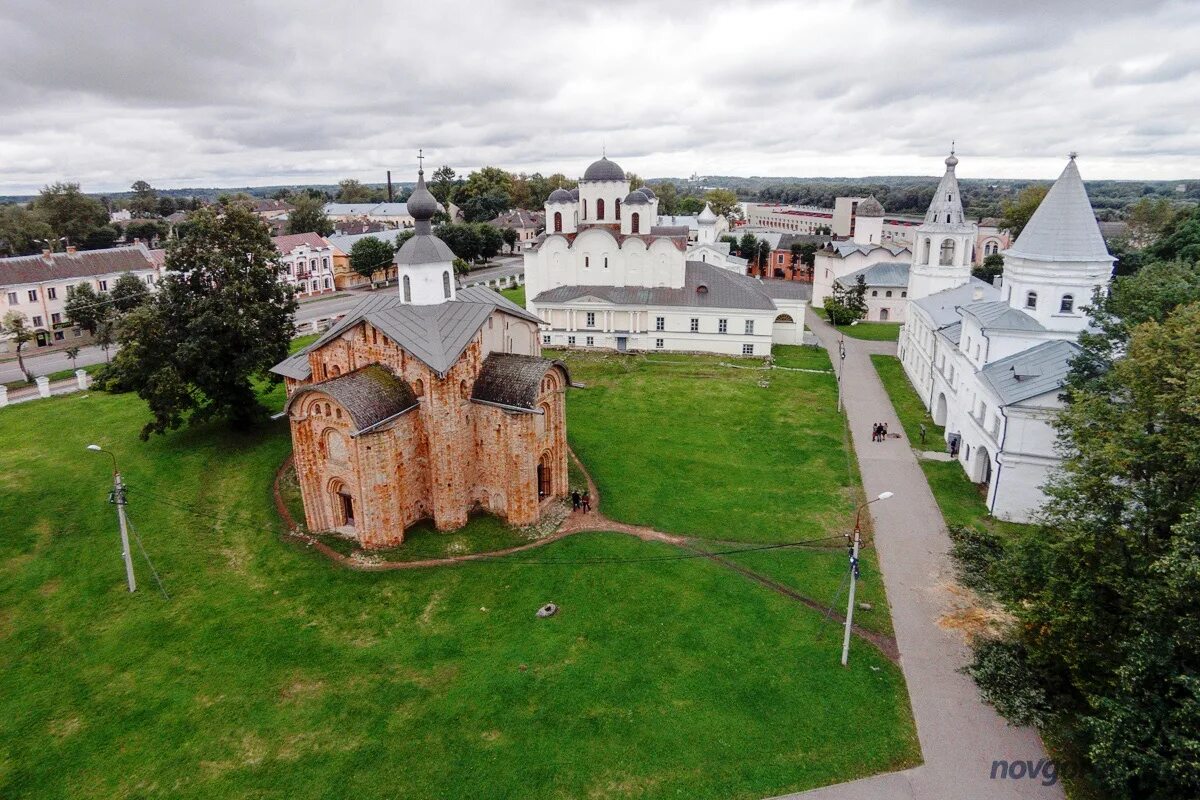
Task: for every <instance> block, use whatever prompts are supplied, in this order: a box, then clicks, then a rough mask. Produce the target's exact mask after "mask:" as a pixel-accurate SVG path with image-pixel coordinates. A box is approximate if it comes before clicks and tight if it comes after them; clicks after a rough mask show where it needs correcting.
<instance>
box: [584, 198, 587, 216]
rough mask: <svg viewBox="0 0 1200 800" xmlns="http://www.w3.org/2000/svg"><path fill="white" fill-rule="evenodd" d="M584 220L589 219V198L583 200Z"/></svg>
mask: <svg viewBox="0 0 1200 800" xmlns="http://www.w3.org/2000/svg"><path fill="white" fill-rule="evenodd" d="M583 218H584V219H587V198H586V197H585V198H583Z"/></svg>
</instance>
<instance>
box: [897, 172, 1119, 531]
mask: <svg viewBox="0 0 1200 800" xmlns="http://www.w3.org/2000/svg"><path fill="white" fill-rule="evenodd" d="M957 163H958V159H957V158H956V157H955V156H954V154H953V153H951V155H950V157H949V158H947V159H946V166H947V176H948V177H953V173H954V166H955V165H956V164H957ZM926 219H927V222H926V223H925V224H923V225H922V226H921V227H920V228H919V229H918V230H917V232H916V233H917V252H916V254H915V256H914V259H913V265H912V272H911V278H910V282H909V287H908V293H909V297H908V300H909V308H908V319H907V322H906V323H905V324H904V326H903V328H902V329H901V333H900V340H899V350H898V352H899V355H900V359H901V361H902V363H903V365H904V369H905V372H906V373H907V375H908V377H909V380H910V381H911V382H912V384H913V386H914V387H915V388H916V390H917V394H918V395H920V397H921V400H922V402H923V403H924V404H925V406H926V407H927V408H928V409H929V410H930V412H931V414H932V415H933V419H934V421H935V422H936V423H937V424H938V425H943V426H945V431H946V443H947V446H948V448H949V450H950V453H951V454H952V456H953V457H954V458H955V460H957V461H958V462H959V463H960V464H961V465H962V467H963V469H964V470H966V472H967V475H968V477H970V479H971V480H972V481H974V482H975V483H978V484H981V485H982V486H983V487H984V489H985V490H986V501H987V506H988V509H989V510H990V511H991V513H992V514H994V515H995V516H997V517H999V518H1001V519H1006V520H1014V521H1017V522H1030V521H1032V520H1034V519H1036V516H1037V513H1038V509H1039V508H1040V507H1041V506H1042V505H1043V503H1044V502H1045V499H1046V496H1045V493H1044V491H1043V487H1044V485H1045V483H1046V481H1047V479H1048V478H1049V477H1050V475H1051V474H1052V473H1053V471H1054V470H1055V469H1056V468H1057V467H1058V466H1059V464H1060V457H1059V454H1058V452H1057V450H1056V449H1055V441H1056V437H1055V431H1054V428H1053V424H1054V418H1055V416H1056V414H1057V412H1058V411H1059V409H1060V408H1061V406H1062V403H1061V400H1059V395H1060V392H1061V391H1062V387H1063V385H1064V382H1065V381H1066V379H1067V376H1068V374H1069V371H1070V363H1071V360H1072V359H1073V358H1074V357H1075V355H1077V354H1078V353H1079V347H1078V345H1077V344H1076V339H1077V337H1078V335H1079V333H1080V332H1081V331H1082V330H1084V329H1085V328H1086V327H1087V325H1088V320H1087V315H1086V314H1085V312H1084V306H1085V305H1086V304H1087V303H1088V301H1089V300H1090V298H1091V297H1092V296H1093V293H1095V292H1097V291H1105V290H1106V288H1107V286H1108V282H1109V279H1110V277H1111V274H1112V265H1113V261H1114V258H1113V257H1112V256H1111V255H1110V254H1109V252H1108V249H1107V248H1106V246H1105V244H1104V239H1103V237H1102V236H1101V235H1100V228H1099V226H1098V225H1097V223H1096V217H1095V214H1094V213H1093V211H1092V206H1091V203H1090V201H1089V200H1088V196H1087V191H1086V190H1085V188H1084V185H1083V180H1082V179H1081V178H1080V175H1079V169H1078V167H1077V165H1076V163H1075V157H1074V154H1072V156H1071V158H1070V160H1069V161H1068V162H1067V165H1066V167H1065V168H1064V169H1063V172H1062V174H1061V175H1060V176H1059V178H1058V180H1057V181H1056V182H1055V183H1054V185H1053V186H1052V187H1051V189H1050V191H1049V193H1048V194H1047V195H1046V197H1045V199H1044V200H1043V201H1042V203H1041V205H1040V206H1038V208H1037V210H1036V211H1035V212H1034V214H1033V216H1032V217H1031V218H1030V220H1029V222H1028V224H1027V225H1026V226H1025V228H1024V230H1023V231H1022V232H1021V235H1020V236H1019V237H1017V240H1016V242H1014V243H1013V244H1012V245H1011V246H1010V247H1009V248H1008V249H1007V250H1004V251H1002V254H1003V255H1004V273H1003V276H1002V281H1001V284H1000V286H993V285H991V284H988V283H985V282H983V281H979V280H978V279H975V278H972V277H971V261H970V260H969V259H967V258H964V257H963V256H964V255H965V253H966V252H967V251H968V250H969V248H970V247H971V245H972V244H973V243H974V242H975V241H976V232H975V229H974V225H973V224H970V223H966V222H965V221H964V220H963V215H962V206H961V201H960V198H959V196H958V193H957V183H956V182H954V183H953V184H950V183H949V182H948V181H947V179H946V178H943V182H942V185H941V186H939V194H938V195H937V196H935V197H934V201H933V204H931V206H930V213H929V215H927V218H926ZM931 219H932V222H930V221H929V220H931Z"/></svg>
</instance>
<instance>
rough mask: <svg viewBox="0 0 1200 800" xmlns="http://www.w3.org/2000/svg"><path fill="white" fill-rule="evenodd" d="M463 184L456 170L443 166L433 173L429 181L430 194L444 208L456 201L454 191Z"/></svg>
mask: <svg viewBox="0 0 1200 800" xmlns="http://www.w3.org/2000/svg"><path fill="white" fill-rule="evenodd" d="M460 183H461V182H460V181H459V180H458V176H457V175H456V174H455V172H454V170H453V169H452V168H451V167H449V166H441V167H438V168H437V169H435V170H434V171H433V177H432V178H431V179H430V180H429V193H430V194H432V195H433V196H434V198H435V199H436V200H437V201H438V202H439V203H441V204H442V205H443V206H447V205H449V204H450V203H451V202H453V201H454V190H455V189H456V188H457V187H458V185H459V184H460Z"/></svg>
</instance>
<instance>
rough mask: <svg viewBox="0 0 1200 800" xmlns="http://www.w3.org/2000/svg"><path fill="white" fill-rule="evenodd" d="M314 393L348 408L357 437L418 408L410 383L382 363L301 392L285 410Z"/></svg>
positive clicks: (289, 400)
mask: <svg viewBox="0 0 1200 800" xmlns="http://www.w3.org/2000/svg"><path fill="white" fill-rule="evenodd" d="M313 392H320V393H321V394H324V395H328V396H329V398H330V399H332V400H333V401H334V402H336V403H337V404H338V405H340V406H341V407H342V408H344V409H346V413H348V414H349V415H350V419H351V420H353V422H354V428H355V430H354V434H358V433H362V432H363V431H366V430H368V429H369V428H372V427H374V426H376V425H378V424H379V423H381V422H384V421H386V420H388V419H391V418H393V417H397V416H399V415H400V414H403V413H404V412H405V411H410V410H412V409H414V408H416V407H417V396H416V394H415V393H413V390H412V387H411V386H409V385H408V381H406V380H404V378H401V377H400V376H398V375H396V374H395V373H394V372H392V371H391V370H390V369H388V368H387V367H385V366H383V365H382V364H370V365H368V366H365V367H362V368H361V369H356V370H354V372H348V373H346V374H345V375H339V376H338V377H336V378H330V379H329V380H327V381H321V382H320V383H314V384H311V385H309V386H305V387H303V388H301V389H298V390H297V391H296V392H295V393H294V394H292V396H291V397H290V398H289V399H288V402H287V405H286V406H285V407H284V410H285V411H290V410H291V408H292V406H293V405H294V404H295V402H296V401H297V400H298V399H299V398H300V397H302V396H303V395H306V394H311V393H313ZM354 434H352V435H354Z"/></svg>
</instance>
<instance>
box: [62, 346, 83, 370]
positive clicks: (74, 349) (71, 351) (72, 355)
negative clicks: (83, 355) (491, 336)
mask: <svg viewBox="0 0 1200 800" xmlns="http://www.w3.org/2000/svg"><path fill="white" fill-rule="evenodd" d="M63 353H64V354H65V355H66V357H67V358H69V359H71V369H78V367H79V365H78V364H76V363H75V360H76V359H77V358H79V346H78V345H74V344H73V345H71V346H70V347H68V348H67V349H66V350H63Z"/></svg>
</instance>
